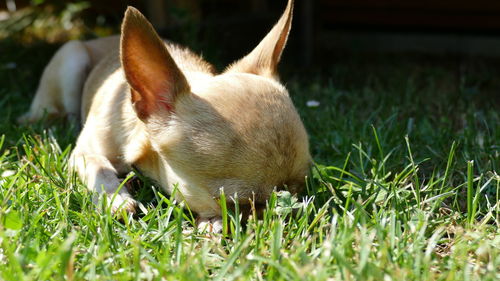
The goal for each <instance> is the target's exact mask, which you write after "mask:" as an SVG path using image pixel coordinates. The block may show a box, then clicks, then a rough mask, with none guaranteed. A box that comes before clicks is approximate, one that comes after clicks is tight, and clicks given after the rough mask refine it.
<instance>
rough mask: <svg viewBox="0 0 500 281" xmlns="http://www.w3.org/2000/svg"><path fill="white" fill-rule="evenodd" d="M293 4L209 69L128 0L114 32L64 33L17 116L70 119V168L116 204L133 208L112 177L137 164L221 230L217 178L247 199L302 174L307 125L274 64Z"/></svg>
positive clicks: (300, 183) (292, 186) (264, 195)
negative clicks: (74, 126) (235, 54)
mask: <svg viewBox="0 0 500 281" xmlns="http://www.w3.org/2000/svg"><path fill="white" fill-rule="evenodd" d="M292 13H293V0H289V1H288V4H287V7H286V9H285V11H284V13H283V15H282V16H281V18H280V19H279V21H278V22H277V23H276V25H275V26H274V27H273V28H272V29H271V31H270V32H269V33H268V34H267V35H266V36H265V37H264V39H263V40H262V41H261V42H260V43H259V44H258V45H257V47H255V49H253V50H252V51H251V52H250V53H249V54H248V55H246V56H244V57H243V58H242V59H240V60H238V61H236V62H234V63H233V64H231V65H230V66H228V67H227V68H226V69H225V70H224V71H223V72H222V73H217V72H216V71H215V69H214V67H213V66H212V65H211V64H209V63H208V62H206V61H205V60H203V58H201V57H200V56H198V55H196V54H194V53H193V52H192V51H190V50H189V49H187V48H185V47H182V46H180V45H176V44H174V43H171V42H167V41H163V40H162V39H161V38H160V37H159V36H158V35H157V33H156V32H155V30H154V28H153V27H152V25H151V24H150V23H149V22H148V21H147V19H146V18H145V17H144V16H143V15H142V14H141V13H140V12H139V11H138V10H136V9H135V8H133V7H128V9H127V10H126V12H125V16H124V20H123V23H122V28H121V35H120V36H111V37H107V38H100V39H95V40H90V41H70V42H68V43H66V44H65V45H63V46H62V47H61V48H60V49H59V50H58V51H57V52H56V54H55V55H54V57H53V58H52V60H51V61H50V62H49V64H48V65H47V67H46V68H45V70H44V72H43V75H42V77H41V80H40V84H39V87H38V89H37V92H36V95H35V97H34V99H33V102H32V104H31V107H30V110H29V111H28V112H27V113H26V114H24V115H23V116H22V117H20V118H19V121H20V122H34V121H37V120H39V119H41V118H42V117H43V116H44V115H46V114H47V115H49V116H50V115H66V116H68V117H69V118H72V119H79V121H80V122H81V124H82V126H83V127H82V129H81V132H80V134H79V136H78V139H77V143H76V146H75V148H74V150H73V152H72V154H71V156H70V169H72V170H75V171H76V172H77V173H78V175H79V176H80V178H81V179H82V181H83V182H84V183H85V184H86V185H87V187H88V189H89V190H91V191H94V192H97V194H101V196H103V195H104V196H108V197H109V200H107V201H108V202H110V204H111V205H110V207H111V209H112V210H113V211H114V212H118V211H119V210H120V212H121V210H122V209H124V210H126V211H128V212H130V213H134V212H135V211H136V208H137V202H136V200H134V199H133V198H132V196H131V195H130V193H129V191H128V190H127V188H120V183H121V180H120V179H119V175H122V174H125V173H127V172H129V171H130V170H131V169H132V168H135V169H137V170H138V171H140V172H141V173H143V174H144V175H146V176H147V177H149V178H151V179H153V180H154V181H155V182H157V183H158V184H159V185H160V186H161V187H162V189H163V190H164V191H166V192H168V193H172V192H173V191H174V189H175V190H176V192H175V198H176V200H178V201H182V202H185V203H186V204H187V205H188V207H189V208H190V209H191V210H192V211H194V212H195V213H196V214H197V216H198V218H197V222H198V226H200V225H205V226H207V225H208V226H210V227H213V228H214V229H215V230H213V231H219V230H220V228H221V225H222V223H221V208H220V205H219V202H218V201H219V198H220V190H221V189H223V191H224V193H225V195H226V196H227V198H233V200H235V198H237V200H238V203H239V204H240V205H241V206H249V205H250V204H252V202H253V203H255V204H261V205H264V204H265V202H266V200H267V199H268V198H269V197H270V195H271V194H272V192H273V191H274V190H275V189H280V188H287V189H288V190H290V191H291V192H293V193H298V192H300V191H301V190H302V189H303V187H304V185H305V177H306V176H307V175H308V172H309V168H310V165H311V163H312V161H311V156H310V153H309V143H308V135H307V133H306V130H305V128H304V125H303V123H302V121H301V119H300V117H299V115H298V113H297V111H296V109H295V107H294V106H293V104H292V101H291V99H290V97H289V94H288V92H287V89H286V88H285V87H284V86H283V84H281V83H280V81H279V77H278V72H277V66H278V62H279V61H280V57H281V54H282V52H283V49H284V47H285V45H286V42H287V38H288V34H289V31H290V27H291V22H292ZM228 200H229V199H228ZM229 203H231V202H229ZM217 228H218V229H217Z"/></svg>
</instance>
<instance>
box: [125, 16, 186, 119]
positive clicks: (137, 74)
mask: <svg viewBox="0 0 500 281" xmlns="http://www.w3.org/2000/svg"><path fill="white" fill-rule="evenodd" d="M120 60H121V64H122V67H123V71H124V72H125V77H126V79H127V81H128V83H129V85H130V87H131V89H130V90H131V92H132V103H133V105H134V108H135V111H136V112H137V115H138V116H139V118H141V119H142V120H146V119H148V117H149V116H150V115H151V114H153V113H156V112H158V111H160V110H167V111H169V112H171V111H172V110H174V106H175V100H176V98H177V97H178V96H179V95H182V94H185V93H189V92H190V87H189V84H188V82H187V80H186V78H185V77H184V74H182V72H181V70H180V69H179V67H178V66H177V65H176V64H175V61H174V60H173V59H172V57H171V56H170V54H169V52H168V50H167V47H166V46H165V44H164V42H163V41H162V40H161V38H160V37H159V36H158V34H157V33H156V31H155V30H154V28H153V26H152V25H151V24H150V23H149V22H148V20H147V19H146V18H145V17H144V16H143V15H142V14H141V13H140V12H139V11H138V10H137V9H135V8H133V7H128V8H127V11H126V12H125V18H124V19H123V24H122V34H121V41H120Z"/></svg>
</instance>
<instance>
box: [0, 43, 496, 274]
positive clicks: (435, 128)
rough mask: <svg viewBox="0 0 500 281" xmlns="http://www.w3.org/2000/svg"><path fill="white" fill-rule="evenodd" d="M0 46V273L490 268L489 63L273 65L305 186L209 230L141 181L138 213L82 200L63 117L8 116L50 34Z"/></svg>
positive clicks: (47, 51) (492, 92)
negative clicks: (300, 150) (284, 90)
mask: <svg viewBox="0 0 500 281" xmlns="http://www.w3.org/2000/svg"><path fill="white" fill-rule="evenodd" d="M0 49H1V50H2V51H0V85H2V86H1V87H0V107H1V108H2V117H1V118H0V136H1V138H0V175H1V177H0V202H1V203H0V279H1V280H209V279H214V280H499V279H500V234H499V231H498V226H499V223H500V217H499V208H500V207H499V203H498V202H499V198H498V197H499V194H500V193H499V189H500V177H499V175H498V171H499V170H500V160H499V159H500V157H499V156H500V155H499V154H500V149H499V145H500V143H499V140H500V126H499V124H500V117H499V108H500V105H499V103H498V100H499V99H498V97H499V95H498V89H500V85H499V84H500V70H499V69H498V67H497V65H498V64H496V63H494V62H489V63H485V62H484V60H477V61H462V60H454V59H441V60H438V61H436V60H435V59H434V58H432V59H425V58H421V57H415V56H413V57H405V56H385V57H381V58H380V57H371V56H363V57H357V58H355V57H354V56H339V57H337V58H336V60H335V64H333V66H328V67H326V68H324V69H322V70H319V69H318V70H316V71H314V72H313V73H297V72H296V71H297V70H296V69H285V73H289V74H288V75H286V74H285V78H284V81H287V87H288V88H289V90H290V93H291V95H292V97H293V100H294V102H295V104H296V105H297V107H298V109H299V112H300V114H301V116H302V118H303V120H304V123H305V125H306V127H307V129H308V132H309V133H310V139H311V151H312V154H313V156H314V159H315V161H316V165H315V167H314V168H313V169H312V175H311V177H310V178H309V180H308V184H307V188H306V191H305V192H304V194H302V195H301V196H299V197H296V196H291V195H290V194H289V193H287V192H280V193H278V194H275V195H274V196H273V197H272V198H271V199H270V200H269V202H268V204H267V208H266V210H265V213H264V217H263V219H262V220H254V219H251V220H249V221H248V222H247V223H246V224H244V225H242V224H241V223H240V220H239V217H238V214H237V213H236V214H235V213H231V212H229V211H225V212H224V214H225V217H224V231H223V234H221V235H216V236H215V237H207V235H205V234H203V233H198V232H196V231H195V230H194V228H193V217H192V215H191V214H190V212H188V211H187V210H185V209H183V208H182V206H181V204H179V203H178V202H174V201H173V199H172V197H171V196H170V195H166V194H162V193H159V192H157V191H156V189H155V188H152V187H151V183H150V182H148V181H147V179H145V180H144V181H142V182H141V183H140V184H139V185H140V186H142V188H139V189H138V191H137V194H136V196H137V197H138V198H139V199H140V200H141V201H142V202H143V203H144V205H145V206H146V210H147V212H146V214H145V215H144V216H142V217H140V218H133V217H130V216H128V217H127V216H126V217H125V218H124V219H123V221H121V222H120V221H118V220H116V219H115V218H113V216H111V214H110V212H109V210H105V211H103V212H98V211H96V209H95V207H94V206H93V205H92V204H91V195H90V194H88V193H87V192H86V191H85V187H84V186H83V185H82V184H81V183H80V181H79V180H78V179H77V178H76V177H75V176H74V175H72V174H70V173H69V172H68V170H67V160H68V155H69V153H70V151H71V148H72V145H73V144H74V140H75V135H74V134H73V133H72V131H73V129H72V128H71V127H70V126H71V124H68V123H65V122H64V121H59V122H55V123H53V124H52V125H51V126H49V128H46V127H44V126H42V124H35V125H33V126H31V127H18V126H17V125H16V124H15V123H14V120H15V118H16V117H17V116H18V115H20V114H21V113H22V112H23V111H25V110H26V109H27V107H28V104H29V101H30V100H31V97H32V94H33V92H34V90H35V89H36V84H37V80H38V77H39V76H40V73H41V70H42V69H43V66H44V65H45V63H46V62H47V61H48V59H49V58H50V55H51V54H52V53H53V52H54V50H55V46H51V45H43V44H40V45H30V46H23V47H20V46H19V45H17V44H15V43H13V42H10V41H8V40H7V41H3V42H1V43H0ZM310 100H316V101H319V103H320V105H319V106H318V107H307V106H306V103H307V101H310ZM139 176H140V175H139ZM223 207H224V206H223ZM224 210H225V209H224Z"/></svg>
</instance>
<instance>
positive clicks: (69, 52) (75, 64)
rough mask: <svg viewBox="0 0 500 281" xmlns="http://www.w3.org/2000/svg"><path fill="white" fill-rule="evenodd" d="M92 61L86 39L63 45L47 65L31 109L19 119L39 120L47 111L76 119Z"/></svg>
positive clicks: (24, 120) (23, 121) (50, 115)
mask: <svg viewBox="0 0 500 281" xmlns="http://www.w3.org/2000/svg"><path fill="white" fill-rule="evenodd" d="M90 64H91V57H90V54H89V51H88V49H87V48H86V46H85V44H84V43H83V42H81V41H70V42H68V43H66V44H64V45H63V46H62V47H61V48H60V49H59V50H58V51H57V52H56V53H55V55H54V56H53V57H52V59H51V60H50V62H49V64H48V65H47V67H45V69H44V71H43V74H42V78H41V79H40V83H39V85H38V89H37V91H36V94H35V97H34V99H33V102H32V103H31V106H30V109H29V111H28V112H27V113H25V114H24V115H22V116H21V117H19V118H18V122H19V123H32V122H36V121H38V120H40V119H41V118H42V117H43V116H44V115H45V114H47V116H48V117H52V116H68V117H69V118H73V119H77V118H78V117H79V116H80V100H81V94H82V89H83V84H84V82H85V80H86V78H87V75H88V72H89V69H90Z"/></svg>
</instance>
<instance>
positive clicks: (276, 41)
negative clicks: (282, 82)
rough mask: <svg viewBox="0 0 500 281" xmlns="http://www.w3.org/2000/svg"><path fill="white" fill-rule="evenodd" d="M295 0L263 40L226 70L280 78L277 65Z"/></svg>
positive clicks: (290, 0) (289, 26)
mask: <svg viewBox="0 0 500 281" xmlns="http://www.w3.org/2000/svg"><path fill="white" fill-rule="evenodd" d="M292 15H293V0H288V4H287V6H286V9H285V11H284V12H283V15H282V16H281V18H280V19H279V21H278V22H277V23H276V24H275V25H274V27H273V29H271V31H270V32H269V33H268V34H267V35H266V37H264V39H262V41H261V42H260V43H259V45H257V47H255V49H253V51H252V52H250V53H249V54H248V55H246V56H245V57H244V58H242V59H241V60H239V61H237V62H235V63H233V64H232V65H230V66H229V67H228V68H227V69H226V71H225V72H246V73H253V74H257V75H262V76H266V77H270V78H274V79H278V71H277V66H278V63H279V61H280V58H281V54H282V53H283V49H284V48H285V45H286V41H287V39H288V33H289V32H290V28H291V25H292Z"/></svg>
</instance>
